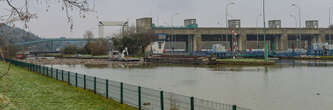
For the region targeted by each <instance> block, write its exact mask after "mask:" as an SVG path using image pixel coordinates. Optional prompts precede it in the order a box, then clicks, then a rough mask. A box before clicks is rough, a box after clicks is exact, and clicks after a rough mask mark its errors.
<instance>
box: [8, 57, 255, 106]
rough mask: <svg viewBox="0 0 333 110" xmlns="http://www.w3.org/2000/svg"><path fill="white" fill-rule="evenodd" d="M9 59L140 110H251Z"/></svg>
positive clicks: (12, 62)
mask: <svg viewBox="0 0 333 110" xmlns="http://www.w3.org/2000/svg"><path fill="white" fill-rule="evenodd" d="M6 60H7V62H10V63H11V64H13V65H16V66H19V67H23V68H27V69H28V70H29V71H32V72H36V73H40V74H42V75H45V76H48V77H51V78H54V79H56V80H60V81H64V82H67V83H68V84H69V85H71V86H75V87H79V88H83V89H85V90H89V91H92V92H94V93H95V94H99V95H102V96H105V97H107V98H112V99H114V100H116V101H119V102H120V103H121V104H127V105H130V106H133V107H136V108H138V110H250V109H247V108H243V107H239V106H237V105H230V104H223V103H219V102H214V101H209V100H204V99H200V98H196V97H189V96H185V95H180V94H175V93H172V92H166V91H160V90H154V89H150V88H145V87H141V86H136V85H131V84H126V83H123V82H117V81H112V80H108V79H103V78H98V77H94V76H89V75H85V74H79V73H73V72H70V71H65V70H60V69H55V68H51V67H47V66H42V65H37V64H31V63H25V62H21V61H16V60H11V59H6Z"/></svg>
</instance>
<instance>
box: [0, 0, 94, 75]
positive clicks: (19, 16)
mask: <svg viewBox="0 0 333 110" xmlns="http://www.w3.org/2000/svg"><path fill="white" fill-rule="evenodd" d="M20 1H23V2H24V5H23V6H20V5H19V4H17V3H20ZM20 1H18V0H0V3H5V4H7V6H8V7H9V9H7V10H8V13H1V14H0V22H3V23H4V24H13V23H15V22H17V21H23V22H24V27H25V28H28V22H30V21H31V19H35V18H37V15H38V13H35V12H31V9H30V5H31V4H33V3H37V5H41V6H42V5H46V6H47V7H46V10H48V8H50V5H48V2H51V1H54V2H57V3H59V5H61V8H62V10H63V11H64V12H66V18H67V23H68V24H69V25H70V29H71V30H72V29H73V16H72V13H71V12H73V11H75V10H78V11H79V12H80V17H83V18H85V14H86V12H89V11H92V10H91V8H90V6H89V4H90V2H94V1H95V0H20ZM21 4H22V3H21ZM41 10H42V9H41ZM0 25H1V24H0ZM0 38H1V36H0ZM3 38H4V37H2V39H0V41H1V43H0V56H1V58H2V62H3V64H6V60H5V58H6V56H5V53H6V51H8V45H7V44H8V42H6V40H4V39H3ZM6 70H7V71H5V72H0V79H1V78H3V77H4V76H6V75H8V74H9V71H10V66H8V68H7V69H6Z"/></svg>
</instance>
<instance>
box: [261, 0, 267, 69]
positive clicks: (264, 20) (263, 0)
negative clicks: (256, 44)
mask: <svg viewBox="0 0 333 110" xmlns="http://www.w3.org/2000/svg"><path fill="white" fill-rule="evenodd" d="M262 5H263V6H262V15H263V16H262V17H263V22H264V47H265V55H264V56H265V63H268V46H267V44H266V12H265V11H266V9H265V0H262Z"/></svg>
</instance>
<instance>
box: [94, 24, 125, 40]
mask: <svg viewBox="0 0 333 110" xmlns="http://www.w3.org/2000/svg"><path fill="white" fill-rule="evenodd" d="M104 26H121V27H122V29H121V31H122V32H126V31H127V30H128V21H99V22H98V36H99V37H100V38H103V37H104Z"/></svg>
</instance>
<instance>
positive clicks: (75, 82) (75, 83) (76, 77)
mask: <svg viewBox="0 0 333 110" xmlns="http://www.w3.org/2000/svg"><path fill="white" fill-rule="evenodd" d="M75 87H77V73H75Z"/></svg>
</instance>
